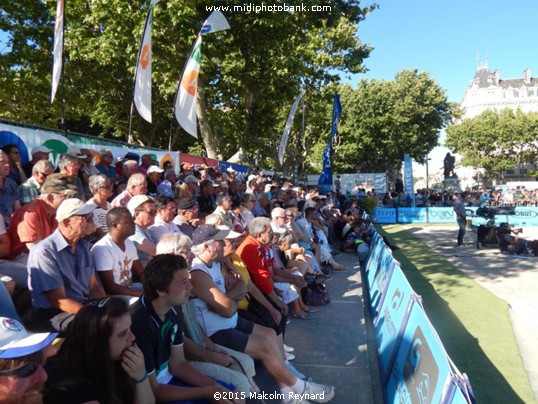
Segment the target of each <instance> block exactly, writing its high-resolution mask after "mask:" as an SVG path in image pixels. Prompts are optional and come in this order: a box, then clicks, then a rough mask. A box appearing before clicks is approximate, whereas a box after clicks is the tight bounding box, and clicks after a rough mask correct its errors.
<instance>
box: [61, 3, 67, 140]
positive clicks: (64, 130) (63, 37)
mask: <svg viewBox="0 0 538 404" xmlns="http://www.w3.org/2000/svg"><path fill="white" fill-rule="evenodd" d="M66 3H67V0H64V9H63V16H64V18H63V27H62V28H63V31H64V35H62V70H63V72H64V79H63V80H60V84H61V86H62V87H61V92H62V107H61V114H62V116H61V117H60V129H61V130H62V132H63V134H64V136H67V127H66V125H65V87H64V83H65V75H66V71H67V69H66V68H65V52H64V44H65V31H66V29H65V26H66V23H65V22H66V18H65V8H66V7H65V5H66Z"/></svg>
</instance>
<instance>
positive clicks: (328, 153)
mask: <svg viewBox="0 0 538 404" xmlns="http://www.w3.org/2000/svg"><path fill="white" fill-rule="evenodd" d="M341 113H342V105H341V104H340V98H339V97H338V94H336V93H335V94H334V104H333V114H332V118H331V138H330V139H329V142H328V143H327V146H326V147H325V150H323V170H322V171H321V175H320V176H319V180H318V185H319V186H320V192H321V193H326V192H328V191H330V190H331V188H332V185H333V141H334V136H335V135H336V132H338V119H339V118H340V114H341Z"/></svg>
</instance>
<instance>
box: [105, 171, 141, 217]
mask: <svg viewBox="0 0 538 404" xmlns="http://www.w3.org/2000/svg"><path fill="white" fill-rule="evenodd" d="M124 167H125V165H124ZM147 192H148V183H147V181H146V177H145V176H144V174H140V173H137V174H133V175H131V176H130V177H129V180H128V181H127V188H126V189H125V191H123V192H122V193H121V194H119V195H118V196H116V197H115V198H114V199H113V200H112V203H111V205H112V207H113V208H115V207H117V206H124V207H125V206H127V204H128V203H129V201H130V200H131V198H132V197H133V196H136V195H145V194H147Z"/></svg>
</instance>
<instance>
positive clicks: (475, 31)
mask: <svg viewBox="0 0 538 404" xmlns="http://www.w3.org/2000/svg"><path fill="white" fill-rule="evenodd" d="M371 3H372V1H371V0H367V1H366V2H365V3H364V5H366V4H371ZM378 4H379V9H377V10H375V11H374V12H372V13H371V14H370V15H368V16H367V17H366V19H365V20H364V21H363V22H362V23H360V24H359V32H358V35H359V38H360V39H361V40H362V41H363V42H365V43H369V44H370V45H372V46H373V47H374V50H373V51H372V53H371V54H370V57H369V58H367V59H366V60H365V62H364V64H365V65H366V67H367V68H368V69H369V71H368V72H367V73H366V74H358V75H354V76H352V77H351V79H350V80H345V81H349V82H350V84H352V85H353V86H356V84H357V83H358V81H359V80H360V79H362V78H367V79H372V78H375V79H385V80H392V79H393V78H394V74H395V73H397V72H399V71H401V70H403V69H414V68H416V69H418V70H419V71H425V72H428V73H430V75H431V76H432V77H433V78H434V79H435V80H436V82H437V83H438V84H439V85H440V86H441V87H442V88H444V89H445V90H446V94H447V97H448V100H449V101H453V102H460V101H461V98H462V97H463V93H464V91H465V88H466V87H467V85H468V84H469V82H470V81H471V80H472V78H473V76H474V73H475V71H476V66H477V61H476V58H477V51H478V52H479V54H480V59H481V62H484V61H485V59H486V54H487V61H488V66H489V68H490V69H491V71H493V70H495V69H498V70H499V71H500V76H501V79H502V78H505V79H506V78H516V77H522V76H523V70H525V69H526V68H527V67H528V68H530V69H531V74H532V76H533V77H538V25H537V24H536V23H537V21H538V1H536V0H526V1H522V0H512V1H501V0H489V1H485V0H467V1H463V0H449V1H442V0H378ZM444 137H445V134H444V131H443V132H442V134H441V140H440V143H441V144H443V142H444ZM447 151H448V149H446V148H444V147H437V148H435V149H434V150H433V151H432V152H431V153H430V155H429V157H430V158H431V159H432V161H441V160H442V159H443V158H444V156H445V154H446V152H447ZM432 164H433V163H432ZM414 166H415V171H420V172H422V171H424V170H425V169H424V167H423V166H419V165H417V164H416V163H414ZM436 166H437V165H436ZM430 173H431V171H430ZM416 175H418V173H416Z"/></svg>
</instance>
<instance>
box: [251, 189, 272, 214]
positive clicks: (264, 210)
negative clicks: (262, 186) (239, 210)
mask: <svg viewBox="0 0 538 404" xmlns="http://www.w3.org/2000/svg"><path fill="white" fill-rule="evenodd" d="M269 209H271V200H270V199H269V194H268V193H267V192H260V193H259V194H258V197H257V200H256V203H255V204H254V207H253V208H252V214H253V215H254V217H260V216H263V217H269Z"/></svg>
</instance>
